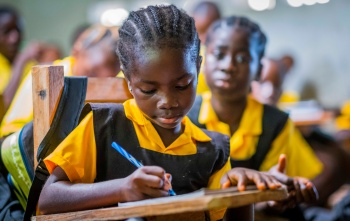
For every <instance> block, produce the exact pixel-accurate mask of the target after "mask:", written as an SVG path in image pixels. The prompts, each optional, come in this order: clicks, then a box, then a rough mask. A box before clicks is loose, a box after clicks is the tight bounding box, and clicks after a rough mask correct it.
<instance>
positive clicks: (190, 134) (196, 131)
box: [123, 99, 211, 143]
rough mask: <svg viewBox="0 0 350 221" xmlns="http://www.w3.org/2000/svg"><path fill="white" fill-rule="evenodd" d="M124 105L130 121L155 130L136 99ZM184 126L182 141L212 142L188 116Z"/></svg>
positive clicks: (185, 118) (183, 121) (184, 120)
mask: <svg viewBox="0 0 350 221" xmlns="http://www.w3.org/2000/svg"><path fill="white" fill-rule="evenodd" d="M123 105H124V109H125V115H126V117H127V118H128V119H129V120H131V121H133V122H135V123H137V124H138V125H140V126H145V127H152V128H154V127H153V125H152V123H151V122H150V121H149V120H148V119H147V118H146V117H145V116H144V114H143V113H142V111H141V110H140V108H139V107H138V106H137V104H136V102H135V99H130V100H127V101H125V102H124V104H123ZM182 124H183V125H184V126H185V130H184V132H183V134H182V135H181V139H184V140H188V139H194V140H197V141H200V142H207V141H210V140H211V138H210V137H209V136H207V135H206V134H205V133H204V132H203V131H202V130H201V129H200V128H198V127H197V126H195V125H194V124H193V123H192V122H191V121H190V119H189V118H188V117H187V116H185V117H184V119H183V120H182ZM186 142H187V141H186ZM181 143H182V142H181Z"/></svg>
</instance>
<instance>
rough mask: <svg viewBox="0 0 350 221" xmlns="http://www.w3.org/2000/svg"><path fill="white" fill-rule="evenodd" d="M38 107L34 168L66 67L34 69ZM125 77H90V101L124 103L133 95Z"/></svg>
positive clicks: (36, 110) (48, 66) (88, 96)
mask: <svg viewBox="0 0 350 221" xmlns="http://www.w3.org/2000/svg"><path fill="white" fill-rule="evenodd" d="M32 77H33V108H34V119H33V124H34V168H35V167H36V166H37V160H36V156H37V151H38V147H39V144H40V143H41V141H42V140H43V138H44V137H45V135H46V133H47V132H48V131H49V129H50V125H51V123H52V120H53V117H54V115H55V112H56V109H57V105H58V103H59V100H60V97H61V93H62V90H63V87H64V74H63V66H54V65H38V66H34V67H33V69H32ZM131 97H132V95H131V94H130V92H129V90H128V88H127V83H126V81H125V79H124V78H117V77H116V78H88V83H87V91H86V98H85V99H86V100H85V101H86V102H99V103H100V102H117V103H120V102H124V101H125V100H127V99H129V98H131Z"/></svg>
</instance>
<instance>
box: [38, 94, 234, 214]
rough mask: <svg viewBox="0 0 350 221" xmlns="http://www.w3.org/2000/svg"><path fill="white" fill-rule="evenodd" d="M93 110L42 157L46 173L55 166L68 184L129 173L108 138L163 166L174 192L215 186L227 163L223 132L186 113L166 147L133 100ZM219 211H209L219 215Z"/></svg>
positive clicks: (127, 164) (144, 160)
mask: <svg viewBox="0 0 350 221" xmlns="http://www.w3.org/2000/svg"><path fill="white" fill-rule="evenodd" d="M118 109H119V111H118ZM120 109H121V110H120ZM92 110H93V111H92V112H89V113H88V114H86V116H85V117H84V118H83V120H82V121H81V123H80V124H79V125H78V126H77V128H76V129H75V130H74V131H73V132H72V133H71V134H70V135H69V136H68V137H67V138H66V139H65V140H64V141H63V142H62V143H61V144H60V145H59V146H58V147H57V148H56V150H55V151H54V152H53V153H52V154H51V155H49V156H48V157H47V158H46V159H45V160H44V162H45V165H46V167H47V169H48V170H49V172H50V173H52V171H53V169H54V168H55V167H56V166H57V165H58V166H60V167H61V168H62V169H63V170H64V171H65V173H66V174H67V176H68V178H69V180H70V181H71V182H73V183H77V182H79V183H93V182H98V181H105V180H110V179H116V178H122V177H126V176H128V175H130V174H131V173H132V172H133V171H135V170H136V169H137V168H136V167H135V166H134V165H132V164H131V163H130V162H129V161H127V160H126V159H124V158H123V157H122V156H121V155H120V154H119V153H118V152H117V151H116V150H114V149H113V148H112V147H111V142H112V141H116V142H118V143H119V144H120V145H121V146H123V147H124V148H125V149H126V150H127V151H128V152H130V153H131V154H132V155H133V156H134V157H135V158H137V159H138V160H139V161H141V162H142V163H143V164H144V165H157V166H161V167H162V168H164V169H165V171H166V172H168V173H170V174H171V175H172V177H173V179H172V186H173V189H174V191H175V192H176V193H178V194H184V193H188V192H192V191H194V190H197V189H200V188H203V187H208V188H211V189H217V188H220V179H221V178H222V176H223V175H224V174H225V173H226V172H227V171H228V170H230V168H231V167H230V162H229V140H228V137H227V136H223V135H221V134H218V133H212V132H209V131H205V130H201V129H199V128H198V127H196V126H195V125H194V124H193V123H192V122H191V121H190V120H189V119H188V118H187V117H185V118H184V119H183V121H182V124H183V126H184V132H183V133H182V134H181V135H180V136H179V137H178V138H177V139H176V140H175V141H174V142H173V143H172V144H170V145H169V146H168V147H165V146H164V144H163V142H162V140H161V138H160V136H159V135H158V133H157V131H156V129H155V128H154V126H153V125H152V123H151V122H150V121H149V120H148V119H147V118H145V116H144V115H143V113H142V112H141V110H140V109H139V108H138V106H137V105H136V102H135V100H133V99H131V100H128V101H126V102H125V103H124V104H123V105H122V106H121V105H118V104H114V105H111V104H106V105H102V108H101V107H100V106H99V107H98V108H94V107H93V108H92ZM83 112H84V111H83ZM118 112H119V113H118ZM122 115H125V116H124V118H125V119H124V120H123V119H122V117H123V116H122ZM223 211H224V210H221V211H220V212H218V211H215V212H214V213H215V214H216V215H218V214H220V216H221V217H222V215H223V214H222V212H223ZM214 213H213V214H214ZM213 214H211V215H213ZM219 218H220V217H219ZM219 218H218V219H219Z"/></svg>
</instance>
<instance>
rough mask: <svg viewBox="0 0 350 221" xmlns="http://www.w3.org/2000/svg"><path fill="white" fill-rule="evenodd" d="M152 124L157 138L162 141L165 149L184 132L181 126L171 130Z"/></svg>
mask: <svg viewBox="0 0 350 221" xmlns="http://www.w3.org/2000/svg"><path fill="white" fill-rule="evenodd" d="M152 124H153V126H154V128H155V129H156V131H157V132H158V134H159V137H160V139H161V140H162V142H163V144H164V146H165V147H168V146H169V145H170V144H172V143H173V142H174V141H175V140H176V139H177V138H178V137H179V136H180V135H181V134H182V133H183V132H184V126H183V125H182V124H180V125H178V126H177V127H175V128H171V129H167V128H163V127H160V126H159V125H157V124H155V123H152Z"/></svg>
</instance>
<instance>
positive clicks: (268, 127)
mask: <svg viewBox="0 0 350 221" xmlns="http://www.w3.org/2000/svg"><path fill="white" fill-rule="evenodd" d="M287 120H288V114H287V113H285V112H283V111H280V110H278V109H277V108H274V107H272V106H269V105H265V104H264V113H263V119H262V134H261V135H260V137H259V141H258V145H257V147H256V153H255V154H254V156H253V162H254V166H253V169H255V170H259V168H260V166H261V164H262V162H263V161H264V159H265V157H266V155H267V153H268V152H269V151H270V149H271V145H272V143H273V141H274V140H275V139H276V137H277V136H278V135H279V134H280V132H281V131H282V129H283V128H284V126H285V124H286V122H287Z"/></svg>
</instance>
